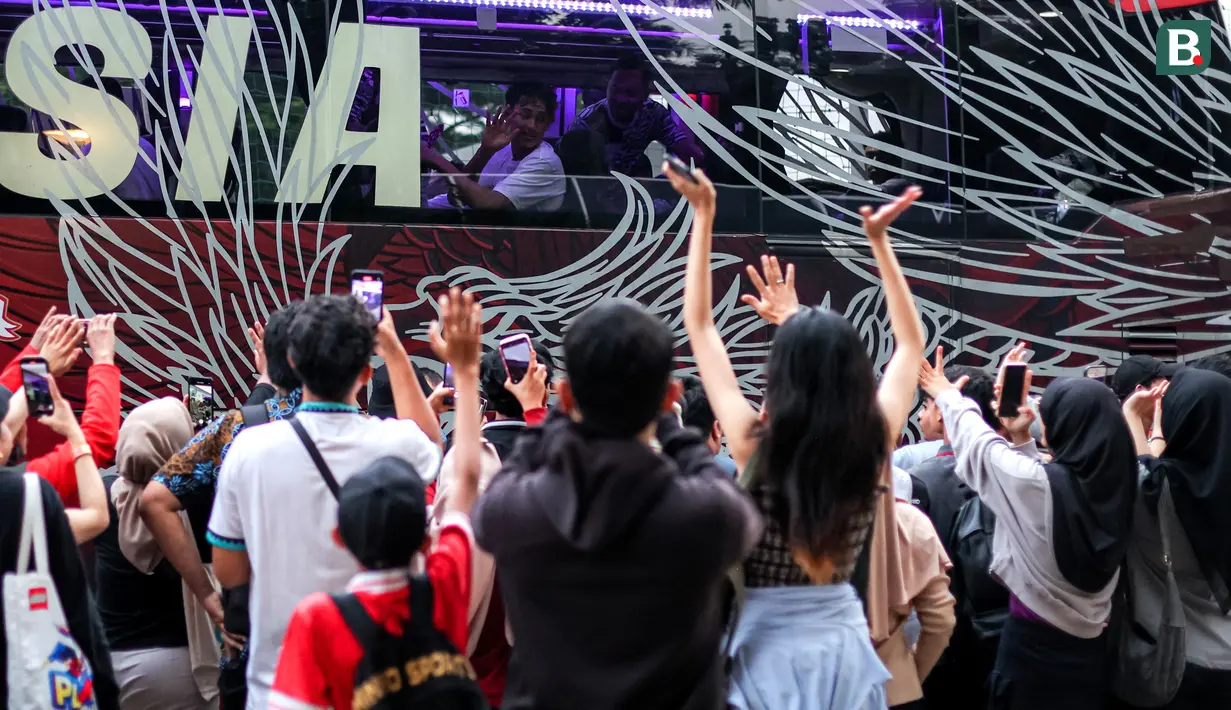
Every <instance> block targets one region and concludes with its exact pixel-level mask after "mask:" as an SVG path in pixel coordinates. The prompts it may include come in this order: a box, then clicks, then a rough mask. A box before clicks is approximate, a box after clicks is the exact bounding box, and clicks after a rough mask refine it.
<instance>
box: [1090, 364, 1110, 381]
mask: <svg viewBox="0 0 1231 710" xmlns="http://www.w3.org/2000/svg"><path fill="white" fill-rule="evenodd" d="M1086 377H1088V378H1090V379H1092V380H1098V381H1099V382H1106V381H1107V368H1106V367H1104V366H1102V365H1098V366H1095V367H1087V368H1086Z"/></svg>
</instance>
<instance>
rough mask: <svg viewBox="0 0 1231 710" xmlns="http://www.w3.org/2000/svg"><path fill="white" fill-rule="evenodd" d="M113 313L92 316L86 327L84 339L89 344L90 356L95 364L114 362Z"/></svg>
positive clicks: (110, 363) (112, 363) (111, 363)
mask: <svg viewBox="0 0 1231 710" xmlns="http://www.w3.org/2000/svg"><path fill="white" fill-rule="evenodd" d="M115 318H116V316H115V314H114V313H112V314H110V315H100V316H94V317H93V318H91V319H90V327H89V328H87V329H86V333H85V339H86V343H87V344H89V346H90V358H92V359H93V360H94V364H95V365H114V364H115Z"/></svg>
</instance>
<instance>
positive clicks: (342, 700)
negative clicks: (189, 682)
mask: <svg viewBox="0 0 1231 710" xmlns="http://www.w3.org/2000/svg"><path fill="white" fill-rule="evenodd" d="M441 522H442V525H443V527H442V528H441V531H440V539H439V542H437V544H436V548H435V549H434V550H432V552H431V553H430V554H429V555H428V556H427V576H428V580H429V581H430V582H431V584H432V602H433V606H434V608H435V612H434V615H433V616H434V618H433V621H434V622H435V624H436V628H437V629H438V630H439V631H440V632H441V633H443V634H444V635H445V637H446V638H448V639H449V641H450V642H452V643H453V645H454V646H456V647H457V648H458V650H459V651H460V652H462V653H465V652H466V641H467V638H466V625H467V621H468V617H469V613H470V574H471V567H470V565H471V559H470V551H471V549H472V546H473V544H474V534H473V533H472V532H471V530H470V520H469V519H468V518H467V517H466V516H464V515H461V514H459V513H446V514H445V516H444V518H443V519H442V521H441ZM346 589H347V591H348V592H350V593H352V594H354V595H355V596H356V597H357V598H358V599H359V603H360V604H362V605H363V608H364V610H365V611H367V613H368V615H369V616H371V617H372V620H373V621H375V622H376V623H378V624H381V625H383V626H384V627H385V629H387V630H388V631H389V633H392V634H400V633H401V632H402V626H403V624H405V623H406V622H407V620H409V619H410V595H409V593H408V591H409V590H408V587H407V571H406V570H405V569H398V570H387V571H380V572H361V573H359V574H358V575H355V578H354V579H352V580H351V582H350V584H349V585H347V588H346ZM362 658H363V648H362V647H361V646H360V645H359V642H358V641H356V640H355V637H354V636H353V635H352V634H351V632H350V629H348V628H347V626H346V622H345V621H343V620H342V614H341V613H340V612H339V611H338V607H337V606H336V605H334V603H333V600H331V599H330V598H329V595H328V594H324V593H316V594H312V595H310V596H308V597H306V598H305V599H304V600H303V601H301V602H299V604H298V605H297V606H296V607H295V611H294V613H293V614H292V615H291V621H290V624H289V625H288V626H287V629H286V636H285V637H284V638H283V640H282V651H281V653H280V654H279V655H278V669H277V671H276V673H275V675H274V687H273V691H272V692H271V693H270V696H269V707H270V710H313V709H316V708H321V709H324V708H336V710H351V698H352V697H353V695H354V692H355V669H356V668H357V667H358V666H359V661H360V660H361V659H362Z"/></svg>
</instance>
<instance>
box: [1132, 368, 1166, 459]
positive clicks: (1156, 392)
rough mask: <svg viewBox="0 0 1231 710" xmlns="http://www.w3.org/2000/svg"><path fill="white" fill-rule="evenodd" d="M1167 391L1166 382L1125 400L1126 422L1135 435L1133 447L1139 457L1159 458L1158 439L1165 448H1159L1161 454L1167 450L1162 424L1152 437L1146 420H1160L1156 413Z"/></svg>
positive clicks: (1156, 428) (1139, 391)
mask: <svg viewBox="0 0 1231 710" xmlns="http://www.w3.org/2000/svg"><path fill="white" fill-rule="evenodd" d="M1166 391H1167V383H1166V382H1164V383H1162V384H1159V385H1157V386H1154V387H1151V388H1150V389H1148V390H1147V389H1142V390H1137V391H1136V392H1134V393H1133V394H1132V396H1130V397H1129V398H1128V399H1126V400H1124V407H1123V410H1124V421H1125V422H1127V423H1128V430H1129V432H1130V433H1132V435H1133V446H1134V448H1136V449H1137V455H1138V456H1158V455H1159V454H1156V453H1154V447H1153V446H1151V445H1152V444H1154V443H1155V441H1154V439H1155V438H1157V439H1158V440H1159V443H1162V444H1163V446H1162V447H1159V448H1160V452H1159V453H1161V450H1162V449H1165V448H1166V442H1165V441H1163V440H1162V431H1161V422H1160V423H1159V425H1158V426H1156V427H1155V428H1154V433H1153V434H1152V435H1151V434H1150V433H1148V432H1146V428H1145V424H1144V423H1143V422H1145V420H1146V418H1151V419H1160V418H1161V417H1155V416H1154V413H1155V411H1157V410H1160V409H1161V408H1160V406H1159V404H1160V403H1161V402H1162V399H1163V394H1164V393H1166Z"/></svg>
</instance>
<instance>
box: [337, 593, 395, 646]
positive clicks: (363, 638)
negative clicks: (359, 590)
mask: <svg viewBox="0 0 1231 710" xmlns="http://www.w3.org/2000/svg"><path fill="white" fill-rule="evenodd" d="M329 598H330V599H331V600H333V604H334V606H336V607H337V608H338V613H340V614H341V615H342V621H344V622H346V627H347V628H348V629H350V631H351V633H352V634H354V635H355V640H356V641H358V642H359V645H360V646H362V647H364V648H371V647H372V646H374V645H376V643H377V642H378V641H379V640H380V639H381V638H383V637H385V636H388V633H386V632H385V630H384V629H383V628H381V626H380V625H379V624H377V623H376V622H375V621H373V620H372V617H371V616H369V615H368V612H367V610H366V609H364V608H363V604H360V603H359V598H358V597H356V596H355V595H354V594H331V595H330V596H329Z"/></svg>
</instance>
